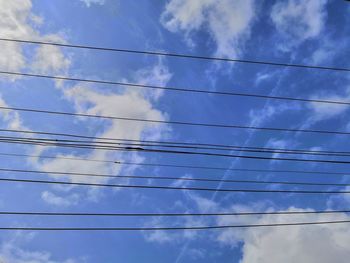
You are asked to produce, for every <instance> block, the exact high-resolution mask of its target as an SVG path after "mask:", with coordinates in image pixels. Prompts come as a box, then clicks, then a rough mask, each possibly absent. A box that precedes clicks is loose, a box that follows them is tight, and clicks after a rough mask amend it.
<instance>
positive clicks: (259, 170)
mask: <svg viewBox="0 0 350 263" xmlns="http://www.w3.org/2000/svg"><path fill="white" fill-rule="evenodd" d="M0 156H9V157H30V158H43V159H58V160H72V161H86V162H102V163H111V164H116V165H135V166H151V167H171V168H186V169H203V170H219V171H238V172H264V173H295V174H318V175H320V174H323V175H341V176H344V175H345V176H346V175H350V173H342V172H328V171H298V170H271V169H246V168H226V167H214V166H196V165H176V164H163V163H137V162H127V161H113V160H101V159H90V158H77V157H63V156H52V155H32V154H17V153H4V152H0Z"/></svg>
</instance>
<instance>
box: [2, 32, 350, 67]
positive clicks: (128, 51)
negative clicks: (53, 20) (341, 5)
mask: <svg viewBox="0 0 350 263" xmlns="http://www.w3.org/2000/svg"><path fill="white" fill-rule="evenodd" d="M0 40H1V41H7V42H17V43H26V44H39V45H50V46H58V47H68V48H79V49H90V50H98V51H111V52H121V53H134V54H143V55H155V56H166V57H177V58H187V59H200V60H214V61H224V62H236V63H246V64H258V65H269V66H282V67H294V68H307V69H319V70H332V71H346V72H349V71H350V69H349V68H343V67H330V66H315V65H305V64H293V63H284V62H273V61H259V60H248V59H234V58H223V57H214V56H199V55H189V54H180V53H171V52H162V51H145V50H133V49H121V48H108V47H97V46H87V45H72V44H64V43H57V42H56V43H54V42H45V41H33V40H24V39H9V38H0Z"/></svg>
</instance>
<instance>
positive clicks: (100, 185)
mask: <svg viewBox="0 0 350 263" xmlns="http://www.w3.org/2000/svg"><path fill="white" fill-rule="evenodd" d="M0 181H1V182H17V183H37V184H60V185H78V186H96V187H111V188H135V189H159V190H188V191H207V192H226V193H285V194H350V191H320V190H266V189H222V188H219V189H217V188H204V187H177V186H158V185H157V186H156V185H125V184H97V183H83V182H63V181H47V180H29V179H12V178H0Z"/></svg>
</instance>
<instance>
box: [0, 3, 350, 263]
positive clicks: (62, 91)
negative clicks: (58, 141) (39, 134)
mask: <svg viewBox="0 0 350 263" xmlns="http://www.w3.org/2000/svg"><path fill="white" fill-rule="evenodd" d="M0 6H1V9H0V28H1V33H0V37H7V38H18V39H34V40H40V41H53V42H62V43H70V44H86V45H91V46H94V45H95V46H106V47H116V48H130V49H137V50H162V51H169V52H175V53H176V52H177V53H186V54H198V55H208V56H218V57H228V58H242V59H253V60H269V61H276V62H287V63H296V64H312V65H328V66H334V67H350V65H349V59H348V58H349V55H350V51H349V48H348V47H349V37H348V36H349V33H350V26H349V24H350V21H349V19H350V5H349V4H348V3H346V2H345V1H337V0H306V1H299V0H286V1H257V0H218V1H214V0H202V1H200V0H169V1H146V0H139V1H122V0H74V1H68V0H60V1H58V0H56V1H43V0H23V1H20V0H14V1H6V0H0ZM0 47H1V50H2V52H1V54H2V56H1V58H0V69H1V70H7V71H23V72H34V73H39V74H48V75H66V76H73V77H82V78H91V79H103V80H112V81H125V82H135V83H144V84H152V85H160V86H169V87H181V88H198V89H207V90H212V91H238V92H247V93H258V94H266V95H276V96H288V97H302V98H318V99H329V100H346V101H349V100H350V87H349V74H348V73H345V72H335V71H321V70H314V69H296V68H282V67H274V66H263V65H248V64H239V63H227V62H212V61H204V60H191V59H181V58H165V57H154V56H143V55H135V54H123V53H110V52H98V51H89V50H78V49H69V48H58V47H52V46H37V45H25V44H19V43H7V42H0ZM0 96H1V100H0V104H1V106H6V105H8V106H12V107H27V108H37V109H50V110H57V111H69V112H76V113H88V114H96V115H111V116H127V117H133V118H146V119H159V120H169V121H190V122H206V123H226V124H238V125H252V126H262V127H286V128H294V129H320V130H322V129H324V130H341V131H350V120H349V118H348V116H349V115H348V114H349V111H348V107H346V106H339V105H336V106H334V105H329V104H316V103H300V102H291V101H289V102H288V101H278V100H263V99H254V98H244V97H225V96H216V95H208V94H192V93H181V92H172V91H166V92H160V91H154V90H147V89H137V88H125V87H118V86H107V85H93V84H86V83H85V84H82V83H78V82H69V81H65V82H58V81H52V80H43V79H35V78H26V77H16V78H10V77H8V76H5V75H4V76H1V82H0ZM0 114H1V115H0V117H1V128H7V129H9V128H12V129H25V130H33V131H47V132H69V133H75V134H83V135H87V136H101V137H114V138H126V139H136V140H140V139H147V140H171V141H185V142H198V143H200V142H209V143H219V144H230V145H246V146H261V147H264V146H265V147H276V148H300V149H315V150H344V151H346V150H348V149H349V146H350V145H349V140H348V137H347V136H344V135H332V136H330V135H322V134H311V133H309V134H307V133H283V132H268V131H247V130H238V129H220V128H205V127H191V126H179V125H166V124H162V125H159V124H157V125H155V124H146V123H131V122H123V121H111V120H97V119H90V118H78V117H77V118H75V117H72V116H54V115H45V114H33V113H23V112H14V111H6V112H5V111H2V112H0ZM5 134H6V133H3V134H2V135H5ZM1 152H3V153H4V152H7V153H22V154H23V153H25V154H35V155H52V156H56V157H68V158H69V157H73V158H74V157H76V158H90V159H99V160H121V161H133V162H138V163H152V162H154V163H169V164H180V165H206V166H220V167H227V168H229V167H231V168H254V169H290V170H317V171H321V170H322V171H334V172H347V169H348V167H347V166H346V165H339V164H338V165H334V164H317V163H316V164H315V163H296V162H280V161H273V162H272V161H259V160H242V159H233V158H220V157H217V158H216V157H202V156H201V157H198V156H193V157H188V156H181V155H170V154H151V153H143V154H142V153H121V152H106V151H101V150H81V149H80V150H79V149H68V148H55V147H39V146H23V145H22V146H21V145H14V144H12V145H11V144H4V143H2V144H1ZM305 158H308V157H305ZM315 158H316V157H315ZM0 168H18V169H37V170H43V171H63V172H95V173H104V174H120V175H159V176H162V175H163V176H177V177H181V176H187V177H215V178H223V179H224V178H226V179H228V178H233V177H234V178H237V179H247V178H249V179H252V180H254V179H259V180H262V179H266V180H267V179H269V180H286V181H287V180H296V181H297V180H299V181H308V180H309V181H315V180H317V181H324V182H326V181H332V182H344V183H345V182H348V178H347V177H346V176H333V177H330V176H328V177H327V176H321V175H319V176H318V175H314V174H313V175H301V174H292V173H285V174H274V173H254V174H253V173H245V172H233V171H229V170H227V171H208V170H194V169H192V170H190V169H188V170H184V169H175V168H154V167H153V168H152V167H143V166H122V165H112V164H108V163H98V162H96V163H93V162H90V163H88V162H84V161H69V160H62V159H60V158H53V159H44V158H25V157H22V158H21V157H16V158H14V157H5V156H2V157H1V163H0ZM1 176H2V177H17V178H26V177H29V178H37V179H38V178H39V176H41V177H40V179H50V180H54V179H59V177H53V176H52V175H48V174H47V175H37V174H30V173H29V174H14V173H6V172H1ZM315 176H317V178H314V177H315ZM65 179H66V180H68V181H72V182H76V181H80V182H88V183H89V182H93V183H116V182H117V180H110V179H109V180H107V179H100V178H98V179H96V178H93V179H91V178H88V179H87V178H73V177H65ZM119 181H120V182H123V183H125V184H128V183H130V184H132V183H134V184H149V185H151V184H157V183H158V182H155V181H150V180H136V179H135V180H119ZM119 181H118V182H119ZM158 184H160V183H158ZM162 185H175V186H203V187H213V188H216V187H222V188H225V187H226V188H230V187H231V188H233V187H242V188H243V187H245V188H248V187H252V186H249V185H244V184H241V185H239V184H236V185H235V184H232V183H231V184H229V183H225V184H215V183H193V182H182V181H180V182H175V183H174V182H162ZM259 187H265V188H266V189H279V188H278V186H259ZM281 189H287V188H286V187H283V188H281ZM293 189H303V187H293ZM313 189H316V188H313ZM317 189H323V190H331V189H333V188H327V187H323V188H317ZM337 189H339V188H337ZM345 189H346V188H345ZM345 189H342V188H341V189H340V190H345ZM349 202H350V199H349V198H348V197H347V196H345V195H343V196H340V195H334V196H330V195H321V196H317V195H315V196H314V195H297V194H288V195H286V194H276V193H273V194H252V193H245V194H243V193H234V194H227V193H217V194H213V193H198V192H189V191H161V190H154V191H153V190H147V189H144V190H142V189H121V190H115V189H114V190H111V189H102V188H100V189H96V188H89V187H57V186H55V187H51V186H48V185H34V184H15V183H1V184H0V210H3V211H5V210H18V211H30V210H33V211H77V212H79V211H80V212H81V211H93V212H118V211H123V212H131V213H132V212H169V213H171V212H183V213H185V212H218V211H221V212H225V211H226V212H227V211H237V212H239V211H275V210H276V211H277V210H278V211H279V210H294V209H299V210H308V211H311V210H318V209H346V207H348V206H349ZM332 219H334V220H336V219H337V220H341V219H349V216H348V215H347V214H338V215H312V216H311V215H308V216H294V217H293V218H291V217H287V216H283V215H281V216H261V217H250V218H247V217H241V218H237V217H220V218H216V217H212V218H185V219H184V218H176V219H175V218H171V219H165V218H162V219H157V218H155V219H151V218H145V219H140V218H139V219H138V218H136V219H130V218H128V219H125V218H124V219H116V218H113V219H112V218H104V219H103V218H85V219H81V218H68V217H60V218H38V217H36V218H29V217H27V218H26V217H18V216H1V217H0V225H1V226H3V225H4V226H12V227H15V226H42V227H45V226H58V227H64V226H69V227H77V226H85V227H93V226H103V227H112V226H154V227H157V226H169V225H171V226H190V225H211V224H212V225H213V224H218V225H220V224H247V223H269V222H285V221H287V220H296V221H298V220H299V221H302V220H304V221H312V220H314V221H315V220H316V221H317V220H332ZM349 234H350V233H349V229H348V227H347V225H337V226H313V227H293V228H274V229H271V228H270V229H249V230H247V229H246V230H239V229H234V230H223V231H221V230H220V231H218V230H215V231H201V232H189V231H182V232H162V231H159V232H99V233H95V232H84V233H81V232H62V233H57V232H40V233H36V232H1V233H0V261H1V262H6V263H7V262H11V263H12V262H16V263H29V262H38V263H41V262H54V263H57V262H65V263H73V262H74V263H75V262H140V261H142V262H241V263H247V262H249V263H255V262H263V263H265V262H269V263H271V262H272V263H274V262H276V263H277V262H287V263H288V262H296V261H303V262H311V263H313V262H321V263H323V262H330V261H335V262H347V258H348V257H349V256H350V250H349V248H348V247H347V246H346V244H348V243H349V242H350V239H349V237H350V235H349Z"/></svg>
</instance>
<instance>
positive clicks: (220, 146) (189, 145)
mask: <svg viewBox="0 0 350 263" xmlns="http://www.w3.org/2000/svg"><path fill="white" fill-rule="evenodd" d="M0 132H13V133H27V134H37V135H50V136H51V135H52V136H62V137H72V138H81V139H93V140H92V141H89V142H91V143H105V144H117V145H120V144H124V145H140V146H144V145H147V146H161V147H178V148H190V149H214V150H226V149H227V150H236V151H237V149H247V150H252V151H253V150H254V151H255V150H263V151H266V152H269V151H270V152H275V153H281V152H282V151H283V152H301V153H303V154H309V153H316V154H318V153H322V154H332V155H335V154H339V155H350V152H349V151H329V150H328V151H324V150H308V149H285V148H271V147H257V146H239V145H225V144H213V143H191V142H174V141H155V140H136V139H122V138H110V137H97V136H87V135H78V134H72V133H57V132H43V131H30V130H19V129H0ZM0 137H9V138H11V137H10V136H0ZM14 138H16V137H14ZM28 139H32V140H35V139H36V138H28ZM45 139H46V138H45ZM46 140H48V139H46ZM55 140H57V139H55ZM58 141H64V140H62V139H59V140H58ZM66 141H67V142H70V141H69V140H66ZM109 141H112V142H109ZM114 141H117V142H114ZM124 141H126V142H137V143H139V144H132V143H129V144H127V143H125V142H124ZM82 142H87V141H82ZM278 151H280V152H278Z"/></svg>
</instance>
